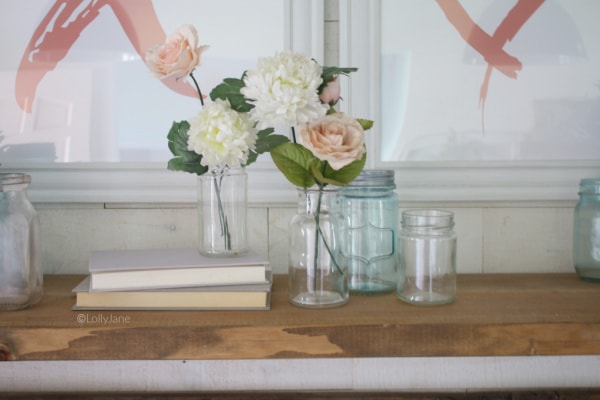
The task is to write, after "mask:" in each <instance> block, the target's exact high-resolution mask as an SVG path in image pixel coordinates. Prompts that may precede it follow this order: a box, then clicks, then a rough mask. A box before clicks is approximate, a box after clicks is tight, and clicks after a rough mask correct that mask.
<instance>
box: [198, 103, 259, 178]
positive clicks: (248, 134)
mask: <svg viewBox="0 0 600 400" xmlns="http://www.w3.org/2000/svg"><path fill="white" fill-rule="evenodd" d="M188 136H189V140H188V150H191V151H194V152H196V153H198V154H201V155H202V161H201V164H202V165H205V166H207V167H209V168H210V169H214V168H221V167H224V166H227V167H229V168H238V167H240V166H242V165H244V164H245V163H246V161H247V160H248V153H249V152H250V151H251V150H254V146H255V145H256V138H257V130H256V128H254V124H253V122H252V121H251V120H250V117H249V116H248V114H247V113H239V112H237V111H235V110H233V109H232V108H231V105H230V104H229V102H228V101H227V100H221V99H217V100H216V101H215V102H214V103H209V104H207V105H205V106H204V108H203V109H202V111H200V113H198V115H196V117H194V119H192V120H191V121H190V129H189V131H188Z"/></svg>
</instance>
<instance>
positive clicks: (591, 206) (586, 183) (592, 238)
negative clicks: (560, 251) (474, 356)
mask: <svg viewBox="0 0 600 400" xmlns="http://www.w3.org/2000/svg"><path fill="white" fill-rule="evenodd" d="M573 225H574V226H573V262H574V265H575V270H576V271H577V274H578V275H579V277H580V278H581V279H583V280H586V281H590V282H600V179H582V180H581V182H580V185H579V202H578V203H577V206H576V207H575V214H574V224H573Z"/></svg>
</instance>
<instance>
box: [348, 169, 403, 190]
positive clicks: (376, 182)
mask: <svg viewBox="0 0 600 400" xmlns="http://www.w3.org/2000/svg"><path fill="white" fill-rule="evenodd" d="M357 186H360V187H365V186H391V187H393V188H395V187H396V184H395V183H394V170H389V169H363V170H362V171H361V173H360V175H358V176H357V177H356V178H355V179H354V180H353V181H352V182H350V183H349V184H348V187H357Z"/></svg>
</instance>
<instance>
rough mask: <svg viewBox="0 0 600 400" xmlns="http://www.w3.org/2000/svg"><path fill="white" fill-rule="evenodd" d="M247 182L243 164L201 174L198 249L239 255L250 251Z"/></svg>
mask: <svg viewBox="0 0 600 400" xmlns="http://www.w3.org/2000/svg"><path fill="white" fill-rule="evenodd" d="M247 192H248V182H247V175H246V171H245V170H244V169H243V168H234V169H228V168H225V169H219V170H212V171H209V172H207V173H205V174H203V175H200V176H199V177H198V251H199V252H200V254H202V255H205V256H209V257H236V256H240V255H243V254H245V253H246V252H247V251H248V244H247V242H248V238H247V216H246V212H247V209H248V200H247Z"/></svg>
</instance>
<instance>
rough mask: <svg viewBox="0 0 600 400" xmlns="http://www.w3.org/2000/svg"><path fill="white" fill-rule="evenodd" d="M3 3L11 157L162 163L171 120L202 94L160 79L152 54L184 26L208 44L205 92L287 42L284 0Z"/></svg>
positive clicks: (1, 82) (5, 125) (3, 92)
mask: <svg viewBox="0 0 600 400" xmlns="http://www.w3.org/2000/svg"><path fill="white" fill-rule="evenodd" d="M0 9H1V10H2V11H1V12H0V29H1V30H2V34H1V36H0V37H1V39H0V40H1V41H2V48H3V49H4V51H3V54H4V55H3V57H2V58H1V59H0V132H1V135H2V138H1V141H0V147H1V151H0V162H1V163H3V164H10V163H11V162H19V163H23V162H26V163H47V162H50V163H71V162H77V163H80V162H85V163H89V162H92V163H94V162H155V161H156V162H162V163H165V162H166V160H168V159H169V158H170V156H171V154H170V152H169V150H168V148H167V141H166V135H167V132H168V130H169V128H170V126H171V123H172V121H174V120H183V119H188V118H190V117H192V116H194V115H195V113H197V112H198V111H199V109H200V108H199V104H200V103H199V100H198V97H197V94H196V93H195V91H194V90H191V91H190V92H191V95H190V96H186V95H182V94H181V93H179V92H177V91H175V90H173V89H171V88H169V87H167V86H166V85H165V84H163V83H162V82H161V81H160V80H159V79H157V78H155V77H153V76H152V75H151V74H150V72H149V70H148V68H147V67H146V65H145V63H144V59H143V56H144V54H145V51H146V50H147V49H149V48H150V47H152V46H154V45H155V44H159V43H161V42H162V40H163V38H164V36H165V35H169V34H171V33H172V32H174V31H175V30H176V29H177V28H178V27H179V26H181V25H183V24H192V25H194V26H195V27H196V29H197V30H198V35H199V40H200V44H201V45H204V44H206V45H209V46H210V48H209V49H208V50H207V51H206V52H204V53H203V55H202V61H201V65H200V66H199V67H197V68H196V71H195V73H194V75H195V77H196V78H197V80H198V83H199V85H200V87H201V89H202V92H203V93H204V94H205V95H207V94H208V93H209V92H210V90H211V89H212V88H213V87H214V86H216V85H217V84H218V83H220V82H221V80H222V79H223V78H225V77H236V78H239V77H241V74H242V73H243V71H244V70H246V69H248V68H252V67H253V66H254V64H255V62H256V59H257V58H258V57H259V56H267V55H271V54H272V53H274V52H275V51H279V50H283V49H284V48H286V47H289V44H288V43H287V41H286V40H287V39H288V38H289V34H288V29H289V24H287V23H286V15H288V14H289V2H283V1H280V0H253V1H247V0H225V1H209V0H154V1H150V0H142V1H134V2H129V1H116V0H114V1H103V2H99V1H86V0H82V1H80V2H64V1H58V0H57V1H54V0H51V1H38V2H36V3H35V5H32V6H28V7H24V6H23V4H22V1H21V0H4V1H2V3H1V4H0ZM266 21H268V23H265V22H266ZM190 85H191V83H190ZM190 89H193V88H192V87H191V86H190ZM194 96H195V98H194Z"/></svg>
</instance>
